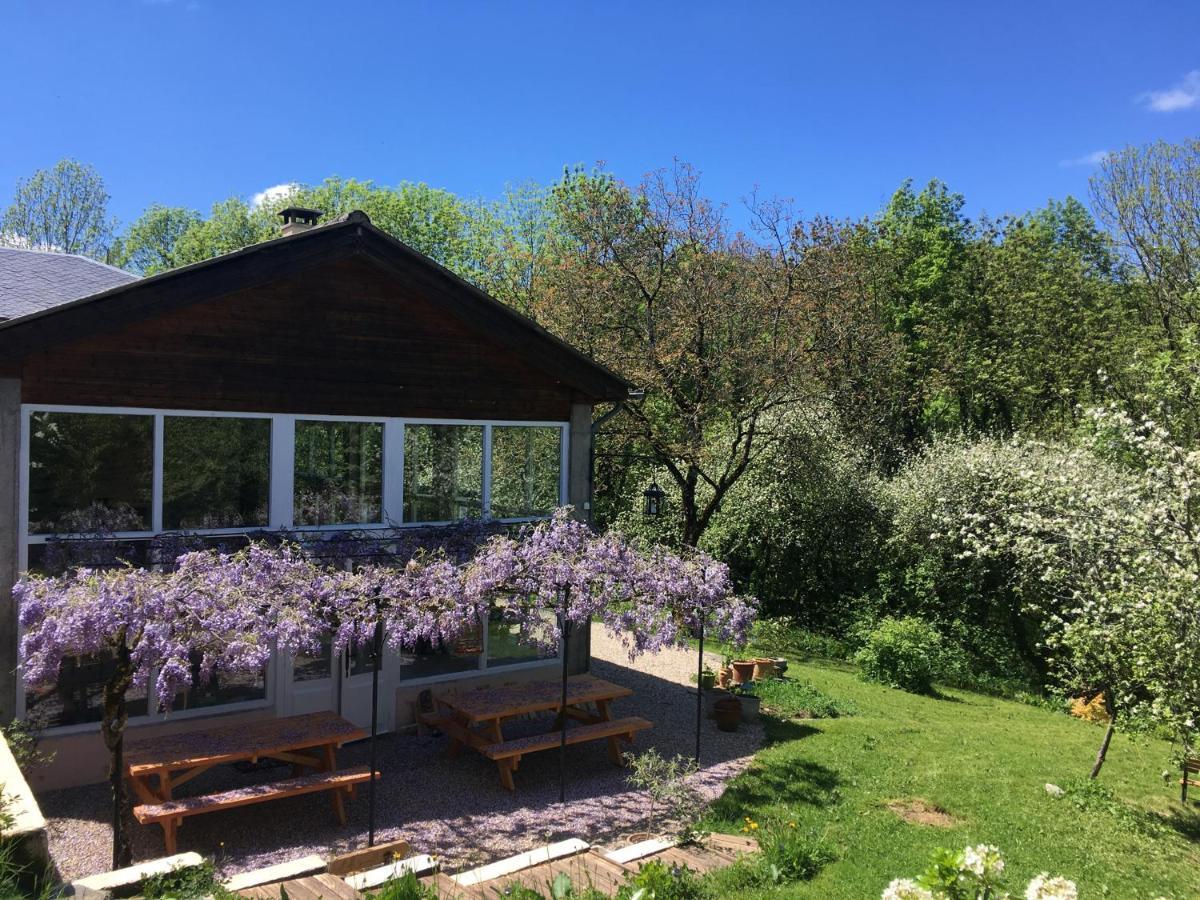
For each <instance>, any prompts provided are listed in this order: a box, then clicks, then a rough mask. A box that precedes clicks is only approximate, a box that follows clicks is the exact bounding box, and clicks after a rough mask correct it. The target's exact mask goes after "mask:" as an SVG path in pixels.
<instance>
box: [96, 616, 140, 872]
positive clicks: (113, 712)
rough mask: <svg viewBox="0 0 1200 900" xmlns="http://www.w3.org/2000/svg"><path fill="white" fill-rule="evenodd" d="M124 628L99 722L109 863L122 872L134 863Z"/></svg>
mask: <svg viewBox="0 0 1200 900" xmlns="http://www.w3.org/2000/svg"><path fill="white" fill-rule="evenodd" d="M125 636H126V633H125V628H124V626H122V627H121V629H120V631H119V632H118V635H117V637H118V643H117V666H116V668H115V669H114V670H113V673H112V675H111V676H109V679H108V681H107V682H106V683H105V685H104V717H103V718H102V719H101V720H100V733H101V734H102V735H103V736H104V746H105V747H107V748H108V753H109V760H108V781H109V785H110V786H111V787H112V833H113V846H112V864H113V868H114V869H121V868H124V867H125V866H128V865H129V864H130V863H131V862H132V861H133V853H132V850H131V849H130V846H129V835H128V834H126V832H125V778H124V772H123V770H124V768H125V723H126V722H127V721H128V720H129V711H128V709H127V708H126V705H125V692H126V691H128V690H129V686H130V684H131V683H132V682H133V663H132V662H131V661H130V654H129V647H128V645H127V644H126V641H125Z"/></svg>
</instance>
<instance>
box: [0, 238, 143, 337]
mask: <svg viewBox="0 0 1200 900" xmlns="http://www.w3.org/2000/svg"><path fill="white" fill-rule="evenodd" d="M136 280H137V276H135V275H131V274H130V273H128V272H125V271H122V270H121V269H117V268H114V267H113V266H109V265H106V264H105V263H102V262H97V261H96V260H94V259H89V258H88V257H86V256H76V255H74V254H71V253H53V252H50V251H48V250H23V249H20V248H16V247H0V319H16V318H19V317H21V316H26V315H29V314H30V313H36V312H40V311H42V310H46V309H50V308H51V307H53V306H58V305H59V304H62V303H68V302H70V301H71V300H78V299H79V298H80V297H87V296H89V295H90V294H96V293H99V292H100V291H106V290H108V289H109V288H114V287H117V286H119V285H122V284H128V283H129V282H131V281H136Z"/></svg>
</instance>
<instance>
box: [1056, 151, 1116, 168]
mask: <svg viewBox="0 0 1200 900" xmlns="http://www.w3.org/2000/svg"><path fill="white" fill-rule="evenodd" d="M1107 156H1108V151H1107V150H1093V151H1092V152H1091V153H1085V154H1083V156H1076V157H1075V158H1074V159H1064V160H1060V161H1059V163H1058V164H1059V165H1060V166H1064V167H1065V166H1098V165H1100V163H1102V162H1104V160H1105V157H1107Z"/></svg>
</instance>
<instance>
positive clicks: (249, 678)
mask: <svg viewBox="0 0 1200 900" xmlns="http://www.w3.org/2000/svg"><path fill="white" fill-rule="evenodd" d="M202 663H203V658H202V657H201V655H200V654H198V653H193V654H192V656H191V666H192V673H191V674H192V677H191V681H190V684H189V685H188V686H187V687H186V688H184V689H183V690H181V691H180V692H179V693H178V694H177V695H176V697H175V703H174V705H173V706H172V707H171V709H172V711H173V712H179V711H182V710H185V709H203V708H206V707H210V706H223V705H225V704H227V703H246V702H248V701H251V700H264V699H266V696H267V672H266V669H263V670H262V671H259V672H254V673H247V672H235V673H228V674H227V673H225V672H222V671H221V670H220V668H216V669H214V670H213V671H212V672H210V673H208V677H207V678H206V677H205V673H204V671H203V668H202Z"/></svg>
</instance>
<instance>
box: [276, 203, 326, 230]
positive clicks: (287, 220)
mask: <svg viewBox="0 0 1200 900" xmlns="http://www.w3.org/2000/svg"><path fill="white" fill-rule="evenodd" d="M277 215H278V216H279V218H281V219H283V224H284V225H304V226H306V227H308V228H312V227H313V226H314V225H316V224H317V220H318V219H320V218H321V216H323V215H325V212H324V211H323V210H320V209H309V208H308V207H305V206H285V207H284V208H283V209H281V210H279V212H278V214H277Z"/></svg>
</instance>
